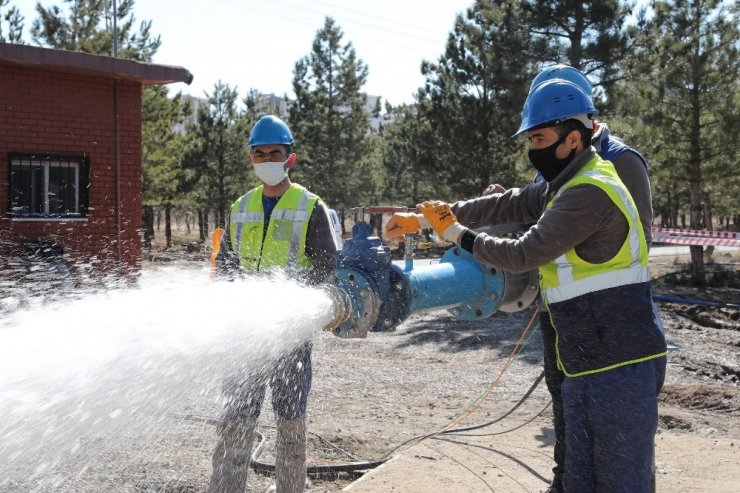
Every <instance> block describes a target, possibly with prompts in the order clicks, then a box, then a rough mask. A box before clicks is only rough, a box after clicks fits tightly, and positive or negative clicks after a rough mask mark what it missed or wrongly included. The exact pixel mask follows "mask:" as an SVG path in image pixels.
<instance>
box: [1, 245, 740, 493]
mask: <svg viewBox="0 0 740 493" xmlns="http://www.w3.org/2000/svg"><path fill="white" fill-rule="evenodd" d="M165 257H166V256H164V257H162V258H165ZM685 260H686V259H685V258H680V257H670V258H667V257H666V258H660V259H657V260H655V261H654V262H652V263H651V269H652V270H653V275H654V278H655V288H654V291H655V292H657V293H660V294H666V295H674V296H680V297H684V298H690V299H703V300H712V301H719V302H725V303H728V302H732V303H738V302H740V289H738V288H737V284H738V278H737V276H738V267H737V266H738V265H740V264H739V263H738V262H740V252H737V251H735V252H734V253H732V254H722V255H718V256H716V257H715V262H716V263H715V265H714V267H712V269H714V270H723V271H729V272H730V274H729V275H728V277H729V278H730V279H734V285H732V286H734V287H732V286H730V287H720V288H712V289H706V290H699V289H696V288H691V287H688V286H686V285H683V284H678V285H676V284H673V282H675V281H676V279H678V278H680V275H678V274H677V272H679V271H680V270H681V269H682V268H683V267H685V264H683V262H685ZM679 281H680V279H679ZM659 308H660V311H661V315H662V318H663V322H664V324H665V327H666V334H667V338H668V339H669V341H670V343H672V344H673V345H675V346H676V347H677V350H676V351H674V352H672V353H671V354H670V356H669V363H668V372H667V378H666V384H665V387H664V389H663V392H662V395H661V396H660V425H659V431H658V436H657V440H656V441H657V459H656V464H657V482H658V491H671V492H674V491H675V492H678V491H685V492H717V491H728V492H729V491H740V479H739V478H740V455H739V454H738V452H737V449H738V447H740V419H739V418H740V388H739V386H740V311H739V310H738V309H737V308H731V307H719V308H712V307H705V306H698V305H684V304H675V303H660V304H659ZM531 313H532V312H531V309H530V310H526V311H524V312H520V313H517V314H511V315H506V314H501V315H494V316H493V317H491V318H490V319H487V320H482V321H476V322H464V321H459V320H457V319H455V318H453V317H451V316H450V315H449V314H447V312H433V313H428V314H423V315H413V316H412V317H410V318H409V319H408V320H407V321H406V322H404V323H403V324H402V325H401V326H400V327H399V328H398V329H397V330H396V331H395V332H390V333H371V334H370V335H369V337H368V338H367V339H356V340H344V339H338V338H336V337H334V336H332V335H330V334H327V333H320V334H318V335H317V336H316V339H315V341H314V353H313V354H314V380H313V388H312V392H311V396H310V401H309V411H308V422H309V431H310V433H311V434H310V437H309V446H308V451H309V465H310V466H312V465H319V464H321V465H328V464H332V465H338V464H346V463H351V462H362V461H375V460H379V459H384V458H389V457H392V458H393V459H392V460H391V461H390V462H389V464H387V465H384V466H382V468H385V471H386V472H383V471H384V470H383V469H373V470H372V472H371V473H369V474H368V476H372V475H373V474H378V477H377V478H375V479H374V481H370V480H368V479H367V478H363V479H361V480H360V481H358V482H357V483H356V485H357V486H354V485H353V486H351V487H349V491H360V492H385V491H398V492H406V491H435V492H438V491H449V492H458V491H542V490H544V489H545V488H546V486H547V481H548V480H549V479H550V477H551V473H550V471H549V469H550V467H551V463H550V457H551V455H552V445H553V431H552V426H551V412H550V408H549V407H547V404H548V402H549V395H548V393H547V390H546V388H545V385H544V382H542V383H541V384H540V385H539V386H537V387H536V389H535V390H534V391H533V392H532V394H531V395H530V397H529V398H528V399H526V400H525V401H524V402H523V403H522V404H521V406H520V407H519V408H518V409H517V410H515V411H514V412H513V413H511V414H510V415H509V416H507V417H506V418H504V419H502V420H500V421H498V422H497V423H495V424H492V425H490V426H487V427H485V428H483V429H481V430H480V433H481V434H489V436H488V437H484V438H482V439H479V441H478V442H474V440H473V439H472V438H471V439H469V440H466V439H465V438H462V437H457V438H456V441H457V442H458V443H455V444H451V443H450V442H445V441H442V440H435V439H428V440H424V441H423V442H422V443H420V444H417V445H415V446H413V447H412V446H411V444H406V445H404V443H405V442H407V441H409V440H412V439H414V438H415V437H419V436H423V435H426V434H429V433H434V432H437V431H439V430H441V429H443V428H445V427H447V426H448V425H449V424H450V423H452V422H455V420H456V419H458V418H459V417H461V416H462V415H465V414H467V416H466V417H465V419H464V420H462V421H460V422H459V424H457V425H456V426H467V425H473V424H481V423H485V422H488V421H493V420H495V419H497V418H499V417H501V416H502V415H504V414H505V413H506V412H507V411H509V410H510V409H511V408H512V407H513V406H514V405H515V404H516V403H517V402H518V401H519V400H520V399H521V398H522V396H523V395H524V394H525V393H526V392H527V391H528V389H530V387H531V386H532V385H533V383H534V382H535V380H536V379H537V377H538V376H539V375H540V373H541V371H542V366H541V365H542V344H541V339H540V335H539V333H538V331H537V329H536V327H533V328H532V329H531V330H530V332H529V336H528V337H525V342H524V344H523V345H522V346H521V348H520V350H519V351H518V352H517V354H516V355H515V356H513V358H512V360H511V364H510V366H509V367H508V369H506V370H505V371H504V368H505V366H506V364H507V361H508V360H509V358H510V356H512V352H513V351H514V350H515V348H516V347H517V341H518V340H519V339H520V337H521V335H522V333H523V331H524V328H525V326H526V325H527V322H528V320H529V318H530V316H531ZM499 377H500V378H499ZM484 395H485V398H484V399H483V400H482V402H480V404H479V405H478V406H473V407H471V406H472V405H473V404H474V403H476V402H477V401H478V399H479V398H481V397H482V396H484ZM182 402H183V403H182V406H181V409H180V410H178V412H176V413H170V414H168V415H167V417H166V419H162V417H161V416H142V417H141V418H140V420H139V422H138V423H137V425H136V426H132V427H130V428H129V429H127V430H126V431H125V432H124V433H119V434H117V435H116V436H102V437H101V436H91V437H80V440H81V443H82V444H83V447H82V449H83V450H85V454H77V455H74V456H70V457H69V458H67V459H65V460H64V461H62V462H63V463H64V464H65V465H64V467H63V469H61V473H60V472H59V471H60V469H59V468H58V467H57V472H56V473H55V474H54V475H47V474H45V473H44V469H43V468H41V469H39V468H38V467H37V468H36V469H35V470H34V469H30V471H31V472H30V473H29V474H28V475H25V476H24V477H19V476H17V475H14V477H13V478H12V479H8V478H0V491H1V492H17V491H65V492H66V491H69V492H72V491H74V492H100V491H116V492H134V491H137V492H138V491H146V492H154V491H157V492H172V493H176V492H177V493H181V492H182V493H184V492H202V491H206V489H207V483H208V478H209V475H210V471H211V465H210V455H211V450H212V449H213V446H214V444H215V438H216V436H215V428H214V426H213V425H212V424H211V423H210V422H209V419H212V418H215V417H216V416H218V407H217V406H216V404H215V400H214V398H213V395H212V393H209V392H199V391H198V389H192V391H191V392H190V393H189V394H188V396H187V398H186V399H184V400H183V401H182ZM266 402H269V400H268V401H266ZM267 408H268V409H269V406H267ZM529 420H531V422H529V423H528V424H526V425H524V423H526V422H527V421H529ZM261 423H262V425H263V426H262V427H261V429H262V431H263V432H264V435H265V439H266V446H265V451H264V452H263V453H262V455H261V458H260V459H261V460H264V461H265V462H267V463H270V462H271V460H272V459H273V455H272V454H273V452H272V450H273V444H274V440H273V438H274V430H273V429H272V428H271V427H270V426H271V425H272V424H273V423H274V419H273V416H272V413H271V412H270V411H269V410H266V411H264V412H263V416H262V418H261ZM520 425H524V426H522V427H521V428H519V429H517V430H512V428H515V427H518V426H520ZM510 430H512V431H510ZM480 440H483V441H482V442H481V441H480ZM111 444H113V446H111ZM482 444H485V445H482ZM442 458H446V460H445V461H442V460H441V459H442ZM475 461H478V462H480V464H474V462H475ZM424 464H433V465H435V471H436V472H435V474H436V476H430V475H429V474H428V472H429V469H428V467H429V466H424ZM381 473H382V474H381ZM362 475H363V473H362V471H360V472H338V473H332V474H324V475H318V476H317V475H313V476H312V478H311V485H310V487H309V488H308V489H307V491H310V492H314V493H324V492H325V493H330V492H332V493H333V492H339V491H342V490H343V489H345V488H347V487H348V486H350V484H351V483H353V481H355V480H357V479H358V478H360V477H361V476H362ZM430 478H433V479H430ZM269 484H270V478H269V477H268V476H266V475H263V474H259V473H254V472H252V473H251V474H250V477H249V487H250V490H249V491H259V492H261V491H264V489H265V488H266V487H267V486H268V485H269ZM470 484H477V486H476V487H472V486H469V485H470ZM408 485H416V486H414V487H410V486H408ZM481 488H482V489H481Z"/></svg>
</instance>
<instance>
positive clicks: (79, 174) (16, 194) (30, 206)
mask: <svg viewBox="0 0 740 493" xmlns="http://www.w3.org/2000/svg"><path fill="white" fill-rule="evenodd" d="M8 162H9V163H10V166H9V170H10V180H9V183H10V193H9V194H8V195H9V199H10V204H9V208H8V214H9V215H10V216H11V217H51V218H54V217H87V212H88V188H89V168H90V167H89V162H88V158H87V156H84V155H64V154H34V153H10V155H9V158H8Z"/></svg>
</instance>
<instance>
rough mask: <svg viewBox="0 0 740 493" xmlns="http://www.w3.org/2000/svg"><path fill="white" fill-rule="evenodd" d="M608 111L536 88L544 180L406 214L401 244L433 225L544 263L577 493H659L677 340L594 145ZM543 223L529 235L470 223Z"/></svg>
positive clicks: (396, 225) (512, 267) (638, 233)
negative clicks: (660, 433) (501, 233)
mask: <svg viewBox="0 0 740 493" xmlns="http://www.w3.org/2000/svg"><path fill="white" fill-rule="evenodd" d="M596 114H597V111H596V108H595V107H594V105H593V102H592V101H591V98H590V97H589V95H587V94H586V93H584V92H583V90H582V89H581V88H580V87H579V86H578V85H576V84H573V83H572V82H569V81H566V80H563V79H552V80H548V81H546V82H543V83H541V84H539V85H537V86H536V87H534V88H533V90H532V92H531V93H530V94H529V95H528V97H527V100H526V102H525V104H524V109H523V111H522V120H521V125H520V127H519V129H518V130H517V132H516V135H521V134H526V135H527V138H528V140H529V146H530V149H529V152H528V156H529V160H530V162H531V163H532V166H533V167H534V168H535V169H537V170H538V171H539V172H540V173H541V174H542V176H543V178H544V180H543V181H540V182H536V183H531V184H529V185H526V186H524V187H522V188H513V189H509V190H506V191H505V192H504V193H501V194H493V195H488V196H483V197H477V198H474V199H471V200H467V201H460V202H457V203H455V204H453V205H450V204H447V203H444V202H439V201H429V202H424V203H422V204H419V206H418V207H419V210H420V212H421V213H420V214H408V213H407V214H397V215H395V216H394V217H392V218H391V219H390V220H389V221H388V223H387V225H386V234H387V235H388V236H389V237H394V236H399V235H403V234H406V233H409V232H413V231H416V230H418V229H419V228H420V227H422V226H424V225H427V224H429V225H431V226H432V227H434V229H435V230H436V231H437V233H438V234H440V236H442V237H443V238H445V239H447V240H448V241H452V242H455V243H457V244H458V245H460V246H461V247H462V248H464V249H465V250H467V251H469V252H471V253H472V254H473V256H474V257H475V258H476V259H478V260H479V261H481V262H484V263H486V264H490V265H495V266H497V267H499V268H502V269H504V270H508V271H511V272H523V271H528V270H531V269H534V268H537V269H538V270H539V273H540V291H541V296H542V299H543V302H544V308H545V309H546V310H547V312H548V314H549V316H550V319H551V320H552V323H553V327H554V329H555V331H556V334H557V344H556V348H557V364H558V366H559V367H560V369H561V370H562V371H563V374H564V380H563V383H562V399H563V406H564V410H565V425H566V430H567V433H566V438H565V448H566V454H565V472H564V477H563V490H564V491H567V492H579V493H580V492H596V491H612V490H620V491H622V490H623V491H630V492H648V491H650V482H651V477H652V461H653V440H654V437H655V432H656V430H657V425H658V405H657V396H658V393H659V392H660V389H661V387H662V384H663V380H664V376H665V367H666V358H665V356H666V342H665V337H664V334H663V331H662V326H661V324H660V322H659V318H658V314H657V312H656V310H655V307H654V305H653V303H652V294H651V290H650V271H649V269H648V247H647V240H646V238H645V233H644V231H643V228H642V226H641V224H640V218H639V214H638V211H637V207H636V206H635V203H634V200H633V199H632V197H631V195H630V193H629V191H628V190H627V188H626V187H625V185H624V183H623V182H622V181H621V180H620V179H619V176H618V175H617V172H616V170H615V169H614V165H613V164H612V163H611V162H609V161H606V160H604V159H602V158H601V157H600V156H599V155H598V154H597V153H596V150H595V149H594V148H593V147H592V146H591V137H592V133H593V127H594V116H595V115H596ZM511 223H518V224H532V226H531V227H530V228H529V230H528V231H527V232H526V233H525V234H524V235H522V236H521V237H519V238H516V239H509V238H496V237H493V236H489V235H487V234H485V233H476V232H474V231H473V230H471V229H469V228H468V227H467V226H466V225H475V226H479V225H491V226H494V225H498V224H511Z"/></svg>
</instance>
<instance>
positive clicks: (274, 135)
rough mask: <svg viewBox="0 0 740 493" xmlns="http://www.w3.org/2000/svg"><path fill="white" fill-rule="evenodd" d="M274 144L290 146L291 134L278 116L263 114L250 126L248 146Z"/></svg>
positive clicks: (291, 143) (291, 141)
mask: <svg viewBox="0 0 740 493" xmlns="http://www.w3.org/2000/svg"><path fill="white" fill-rule="evenodd" d="M275 144H282V145H286V146H292V145H293V134H291V133H290V129H289V128H288V125H286V124H285V122H284V121H282V120H281V119H280V118H278V117H276V116H273V115H265V116H263V117H262V118H260V119H259V120H257V123H255V124H254V127H252V133H250V134H249V147H256V146H262V145H275Z"/></svg>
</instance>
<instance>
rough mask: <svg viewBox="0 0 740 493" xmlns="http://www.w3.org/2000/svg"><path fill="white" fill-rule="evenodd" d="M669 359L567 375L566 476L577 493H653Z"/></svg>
mask: <svg viewBox="0 0 740 493" xmlns="http://www.w3.org/2000/svg"><path fill="white" fill-rule="evenodd" d="M665 369H666V358H665V357H662V358H657V359H653V360H649V361H644V362H642V363H636V364H631V365H625V366H621V367H618V368H615V369H613V370H608V371H603V372H599V373H594V374H591V375H584V376H580V377H565V380H564V381H563V385H562V393H563V406H564V409H565V426H566V436H565V450H566V454H565V475H564V477H563V489H564V491H566V492H568V493H569V492H573V493H590V492H598V493H606V492H629V493H648V492H649V491H650V490H651V477H652V464H653V444H654V440H655V432H656V431H657V429H658V394H659V393H660V389H661V388H662V386H663V380H664V378H665Z"/></svg>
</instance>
